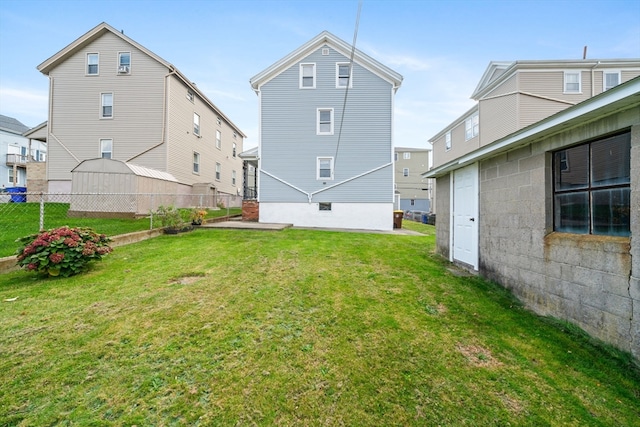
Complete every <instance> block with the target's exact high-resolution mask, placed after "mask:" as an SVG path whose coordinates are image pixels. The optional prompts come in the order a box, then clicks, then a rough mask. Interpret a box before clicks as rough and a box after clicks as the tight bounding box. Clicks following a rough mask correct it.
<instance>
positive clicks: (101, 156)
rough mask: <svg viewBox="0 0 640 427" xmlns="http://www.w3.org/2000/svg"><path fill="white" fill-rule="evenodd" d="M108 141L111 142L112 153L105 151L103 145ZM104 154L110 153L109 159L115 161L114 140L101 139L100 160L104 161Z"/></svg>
mask: <svg viewBox="0 0 640 427" xmlns="http://www.w3.org/2000/svg"><path fill="white" fill-rule="evenodd" d="M106 141H110V142H111V151H105V150H104V149H103V143H104V142H106ZM104 153H109V157H108V158H109V159H113V139H112V138H100V158H101V159H104V158H105V157H103V155H104Z"/></svg>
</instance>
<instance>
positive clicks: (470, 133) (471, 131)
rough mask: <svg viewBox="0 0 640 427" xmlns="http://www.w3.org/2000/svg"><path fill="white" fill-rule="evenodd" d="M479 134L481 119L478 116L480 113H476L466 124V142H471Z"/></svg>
mask: <svg viewBox="0 0 640 427" xmlns="http://www.w3.org/2000/svg"><path fill="white" fill-rule="evenodd" d="M479 132H480V117H479V116H478V113H476V114H474V115H473V116H471V117H469V118H468V119H467V120H465V122H464V135H465V140H469V139H471V138H474V137H476V136H478V133H479Z"/></svg>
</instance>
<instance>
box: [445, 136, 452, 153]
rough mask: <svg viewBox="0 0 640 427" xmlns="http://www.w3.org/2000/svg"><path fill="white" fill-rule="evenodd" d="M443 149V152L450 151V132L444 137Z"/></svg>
mask: <svg viewBox="0 0 640 427" xmlns="http://www.w3.org/2000/svg"><path fill="white" fill-rule="evenodd" d="M444 149H445V151H449V150H451V132H447V133H446V134H445V135H444Z"/></svg>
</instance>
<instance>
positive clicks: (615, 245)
mask: <svg viewBox="0 0 640 427" xmlns="http://www.w3.org/2000/svg"><path fill="white" fill-rule="evenodd" d="M544 245H545V247H550V246H555V247H567V248H580V249H587V250H592V251H593V250H595V251H598V250H600V251H606V252H614V253H629V252H630V251H631V237H620V236H606V235H599V234H572V233H562V232H559V231H554V232H551V233H549V234H547V235H546V236H545V237H544Z"/></svg>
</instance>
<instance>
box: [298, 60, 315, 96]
mask: <svg viewBox="0 0 640 427" xmlns="http://www.w3.org/2000/svg"><path fill="white" fill-rule="evenodd" d="M305 65H313V85H312V86H302V69H303V68H304V66H305ZM299 74H300V77H299V79H300V81H299V87H300V89H315V88H316V64H315V62H304V63H301V64H300V72H299Z"/></svg>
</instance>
